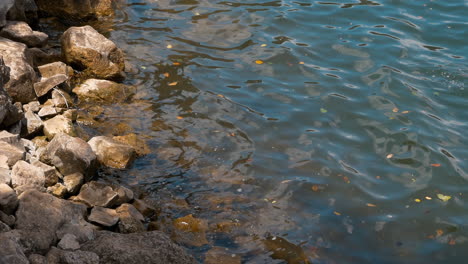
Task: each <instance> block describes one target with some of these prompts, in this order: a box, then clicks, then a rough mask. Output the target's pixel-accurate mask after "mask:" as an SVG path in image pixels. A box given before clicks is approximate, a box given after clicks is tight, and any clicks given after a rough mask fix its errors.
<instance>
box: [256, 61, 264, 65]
mask: <svg viewBox="0 0 468 264" xmlns="http://www.w3.org/2000/svg"><path fill="white" fill-rule="evenodd" d="M255 63H257V64H263V63H264V62H263V61H262V60H256V61H255Z"/></svg>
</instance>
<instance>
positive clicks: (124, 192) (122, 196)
mask: <svg viewBox="0 0 468 264" xmlns="http://www.w3.org/2000/svg"><path fill="white" fill-rule="evenodd" d="M113 189H114V190H115V192H116V193H117V196H118V198H117V201H116V203H115V204H124V203H129V202H131V201H132V200H133V191H132V190H130V189H128V188H127V187H124V186H118V187H114V188H113Z"/></svg>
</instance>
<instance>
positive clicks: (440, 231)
mask: <svg viewBox="0 0 468 264" xmlns="http://www.w3.org/2000/svg"><path fill="white" fill-rule="evenodd" d="M443 234H444V230H442V229H437V230H436V236H438V237H440V236H441V235H443Z"/></svg>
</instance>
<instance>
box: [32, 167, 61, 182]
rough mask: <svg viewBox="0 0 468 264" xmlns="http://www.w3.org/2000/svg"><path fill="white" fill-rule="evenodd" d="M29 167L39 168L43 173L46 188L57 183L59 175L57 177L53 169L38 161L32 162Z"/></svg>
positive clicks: (57, 173) (56, 172)
mask: <svg viewBox="0 0 468 264" xmlns="http://www.w3.org/2000/svg"><path fill="white" fill-rule="evenodd" d="M31 165H33V166H36V167H38V168H40V169H41V170H42V171H43V172H44V177H45V186H46V187H49V186H53V185H55V184H56V183H57V182H58V179H59V178H60V175H59V172H58V171H57V170H56V169H55V168H54V167H52V166H49V165H47V164H45V163H42V162H40V161H38V160H34V161H32V162H31Z"/></svg>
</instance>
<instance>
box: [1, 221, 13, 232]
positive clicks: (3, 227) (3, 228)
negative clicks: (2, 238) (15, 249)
mask: <svg viewBox="0 0 468 264" xmlns="http://www.w3.org/2000/svg"><path fill="white" fill-rule="evenodd" d="M10 230H11V228H10V227H9V226H8V225H7V224H5V223H3V222H2V221H0V233H4V232H8V231H10Z"/></svg>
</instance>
